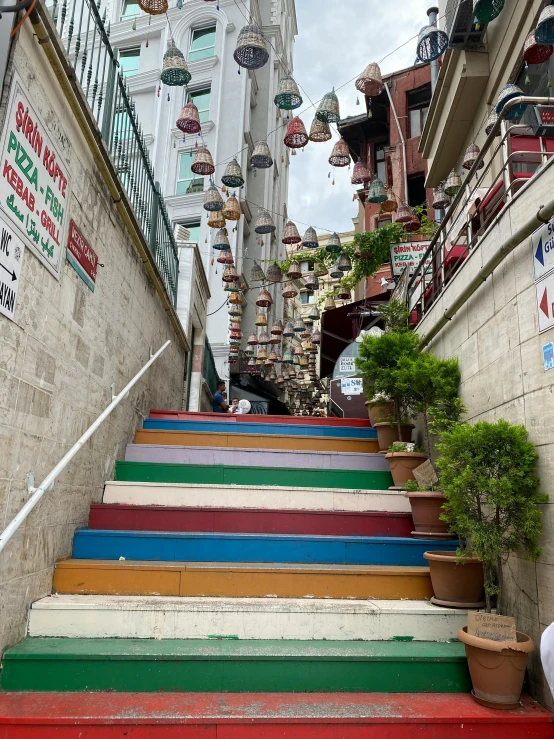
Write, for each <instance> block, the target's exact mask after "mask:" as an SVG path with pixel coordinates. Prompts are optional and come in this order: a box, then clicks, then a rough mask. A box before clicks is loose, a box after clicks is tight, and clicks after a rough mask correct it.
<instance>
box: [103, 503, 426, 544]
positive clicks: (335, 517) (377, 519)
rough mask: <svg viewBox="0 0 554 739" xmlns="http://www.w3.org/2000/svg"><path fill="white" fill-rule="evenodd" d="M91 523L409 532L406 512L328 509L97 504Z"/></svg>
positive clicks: (235, 529) (292, 531) (348, 532)
mask: <svg viewBox="0 0 554 739" xmlns="http://www.w3.org/2000/svg"><path fill="white" fill-rule="evenodd" d="M89 528H91V529H112V530H127V531H181V532H186V531H188V532H193V531H206V532H226V533H236V534H239V533H247V534H302V535H310V534H312V535H316V536H404V537H408V536H410V533H411V531H412V530H413V522H412V517H411V516H410V515H409V514H407V513H402V514H400V513H399V514H390V513H380V514H379V513H343V514H340V513H327V512H325V513H324V512H317V513H316V512H314V513H309V512H307V511H263V510H257V511H248V510H239V509H235V510H231V509H219V510H217V509H211V510H210V509H198V508H167V507H162V508H152V507H148V506H143V507H139V506H134V507H132V506H117V505H93V506H91V509H90V518H89Z"/></svg>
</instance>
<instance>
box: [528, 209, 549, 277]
mask: <svg viewBox="0 0 554 739" xmlns="http://www.w3.org/2000/svg"><path fill="white" fill-rule="evenodd" d="M531 245H532V248H533V270H534V273H535V280H540V279H541V277H544V276H545V275H547V274H548V273H549V272H552V270H554V219H552V220H551V221H550V222H549V223H545V224H544V226H541V227H540V228H538V229H537V230H536V231H535V232H534V233H532V234H531Z"/></svg>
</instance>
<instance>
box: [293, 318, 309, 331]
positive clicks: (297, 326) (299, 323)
mask: <svg viewBox="0 0 554 739" xmlns="http://www.w3.org/2000/svg"><path fill="white" fill-rule="evenodd" d="M305 330H306V326H305V325H304V321H303V320H302V319H301V318H297V319H296V321H295V322H294V324H293V331H294V333H295V334H301V333H302V332H303V331H305Z"/></svg>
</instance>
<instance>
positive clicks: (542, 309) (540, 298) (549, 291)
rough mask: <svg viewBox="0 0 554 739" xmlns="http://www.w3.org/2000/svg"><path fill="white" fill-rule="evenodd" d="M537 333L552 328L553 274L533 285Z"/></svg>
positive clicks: (553, 317) (553, 310)
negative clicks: (535, 297) (537, 320)
mask: <svg viewBox="0 0 554 739" xmlns="http://www.w3.org/2000/svg"><path fill="white" fill-rule="evenodd" d="M535 289H536V291H537V313H538V317H539V333H541V332H542V331H547V330H548V329H549V328H554V273H553V274H551V275H548V277H545V278H544V280H539V282H536V283H535Z"/></svg>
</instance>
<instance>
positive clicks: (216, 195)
mask: <svg viewBox="0 0 554 739" xmlns="http://www.w3.org/2000/svg"><path fill="white" fill-rule="evenodd" d="M202 207H203V208H204V210H208V211H212V210H221V209H222V208H223V198H222V197H221V193H220V192H219V190H218V189H217V187H216V186H215V185H210V186H209V187H208V189H207V190H206V191H205V192H204V203H203V205H202ZM224 215H225V214H224Z"/></svg>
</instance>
